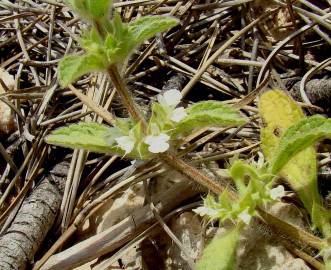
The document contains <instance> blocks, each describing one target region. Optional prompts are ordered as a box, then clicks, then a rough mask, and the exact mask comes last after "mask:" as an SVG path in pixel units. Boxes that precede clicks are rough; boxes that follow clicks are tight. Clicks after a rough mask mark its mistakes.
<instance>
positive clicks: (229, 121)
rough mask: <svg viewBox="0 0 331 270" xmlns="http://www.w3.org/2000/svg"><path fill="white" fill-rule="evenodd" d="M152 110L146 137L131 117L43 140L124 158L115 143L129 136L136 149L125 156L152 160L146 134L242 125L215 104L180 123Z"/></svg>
mask: <svg viewBox="0 0 331 270" xmlns="http://www.w3.org/2000/svg"><path fill="white" fill-rule="evenodd" d="M152 108H153V114H152V116H151V119H150V121H149V123H150V124H149V129H148V134H145V133H144V131H143V130H142V129H141V125H140V124H135V123H134V122H133V121H132V120H131V119H130V118H118V119H117V121H116V126H115V127H107V126H105V125H102V124H97V123H80V124H78V125H70V126H68V127H63V128H60V129H58V130H55V131H53V132H52V133H51V135H49V136H48V137H47V140H46V141H47V142H48V143H50V144H55V145H59V146H64V147H70V148H81V149H85V150H88V151H94V152H100V153H115V154H120V155H122V156H123V155H124V152H123V151H122V150H121V149H120V148H119V147H117V145H116V143H115V142H116V139H117V138H119V137H123V136H129V137H130V138H132V140H133V141H134V142H135V146H134V149H133V151H132V152H131V151H130V153H129V154H127V155H126V156H127V157H129V158H135V159H148V158H151V156H152V153H150V152H149V151H148V150H147V145H146V143H144V139H145V138H146V136H147V135H158V134H160V133H164V134H167V135H168V136H170V139H171V140H176V139H178V135H179V134H181V133H183V132H188V131H191V130H193V129H195V128H199V127H200V126H199V123H203V124H204V126H226V125H236V124H241V123H244V122H245V119H244V118H241V117H240V115H239V113H238V111H236V109H234V108H232V107H230V106H228V105H224V104H222V103H220V102H217V101H207V102H200V103H197V104H194V105H193V106H192V107H191V108H189V109H188V111H189V114H188V115H187V116H186V117H185V118H184V119H183V120H182V121H181V122H179V123H174V122H171V121H170V120H169V112H168V111H166V110H165V108H164V107H162V106H161V105H160V104H159V103H157V102H155V103H154V104H153V106H152ZM207 108H209V109H207ZM197 117H198V118H199V121H200V122H199V121H198V120H197ZM197 124H198V125H197ZM178 125H179V128H178ZM154 133H155V134H154Z"/></svg>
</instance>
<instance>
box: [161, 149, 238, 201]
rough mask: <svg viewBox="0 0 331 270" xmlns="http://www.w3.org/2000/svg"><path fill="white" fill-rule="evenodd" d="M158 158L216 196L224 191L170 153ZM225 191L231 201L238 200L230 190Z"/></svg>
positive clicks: (217, 184)
mask: <svg viewBox="0 0 331 270" xmlns="http://www.w3.org/2000/svg"><path fill="white" fill-rule="evenodd" d="M160 158H161V159H162V161H164V162H165V163H166V164H168V165H169V166H171V167H173V168H174V169H176V170H177V171H179V172H180V173H182V174H184V175H186V176H187V177H189V178H190V179H192V180H194V181H195V182H197V183H199V184H200V185H202V186H204V187H206V188H208V189H209V190H211V191H212V192H214V193H215V194H217V195H219V194H221V193H222V192H223V191H224V190H225V187H223V186H222V185H220V184H219V183H217V182H216V181H213V180H212V179H210V178H209V177H208V176H206V175H204V174H202V173H201V172H200V171H199V170H197V169H196V168H194V167H193V166H191V165H189V164H187V163H186V162H184V161H183V160H182V159H181V158H178V157H177V156H176V155H174V154H172V153H170V152H165V153H163V154H162V155H161V156H160ZM227 191H228V192H229V196H230V198H231V199H233V200H236V199H238V197H237V195H236V194H235V193H234V192H233V191H230V190H227Z"/></svg>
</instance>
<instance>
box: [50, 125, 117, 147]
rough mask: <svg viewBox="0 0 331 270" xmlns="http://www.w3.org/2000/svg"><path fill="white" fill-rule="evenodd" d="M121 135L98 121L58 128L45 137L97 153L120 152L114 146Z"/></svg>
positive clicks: (66, 145)
mask: <svg viewBox="0 0 331 270" xmlns="http://www.w3.org/2000/svg"><path fill="white" fill-rule="evenodd" d="M119 136H121V134H120V133H119V131H118V130H117V129H116V128H110V127H107V126H105V125H102V124H98V123H80V124H76V125H70V126H67V127H63V128H59V129H57V130H55V131H53V132H52V133H51V134H50V135H48V136H47V137H46V142H47V143H49V144H54V145H58V146H63V147H69V148H80V149H85V150H88V151H92V152H98V153H122V152H123V151H121V150H120V149H118V148H117V147H116V146H115V140H114V139H115V138H117V137H119Z"/></svg>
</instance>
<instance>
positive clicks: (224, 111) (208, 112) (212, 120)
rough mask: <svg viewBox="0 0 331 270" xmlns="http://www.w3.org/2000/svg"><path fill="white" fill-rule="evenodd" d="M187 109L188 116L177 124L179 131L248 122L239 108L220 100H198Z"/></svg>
mask: <svg viewBox="0 0 331 270" xmlns="http://www.w3.org/2000/svg"><path fill="white" fill-rule="evenodd" d="M186 111H187V113H188V116H186V117H185V118H184V119H183V120H182V121H180V122H179V123H178V124H177V126H176V130H177V132H185V131H189V130H192V129H194V128H197V127H199V128H202V127H207V126H230V125H231V126H232V125H241V124H244V123H245V122H246V120H245V119H244V118H243V117H241V116H240V115H239V111H238V110H237V109H235V108H233V107H231V106H229V105H225V104H222V103H221V102H218V101H211V100H210V101H202V102H197V103H195V104H194V105H192V106H191V107H190V108H188V109H187V110H186Z"/></svg>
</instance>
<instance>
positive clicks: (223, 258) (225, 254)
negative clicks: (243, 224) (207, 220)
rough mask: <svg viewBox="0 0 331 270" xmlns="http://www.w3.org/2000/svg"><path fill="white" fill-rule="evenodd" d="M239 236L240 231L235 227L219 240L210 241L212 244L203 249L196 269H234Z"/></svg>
mask: <svg viewBox="0 0 331 270" xmlns="http://www.w3.org/2000/svg"><path fill="white" fill-rule="evenodd" d="M239 235H240V229H239V228H238V227H236V228H234V229H232V230H231V231H229V232H227V233H225V235H223V236H221V237H220V238H218V239H214V240H212V242H211V243H210V244H209V245H208V246H207V247H206V248H205V249H204V251H203V255H202V258H201V259H200V260H199V261H198V263H197V269H198V270H230V269H235V264H236V250H237V246H238V240H239Z"/></svg>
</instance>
